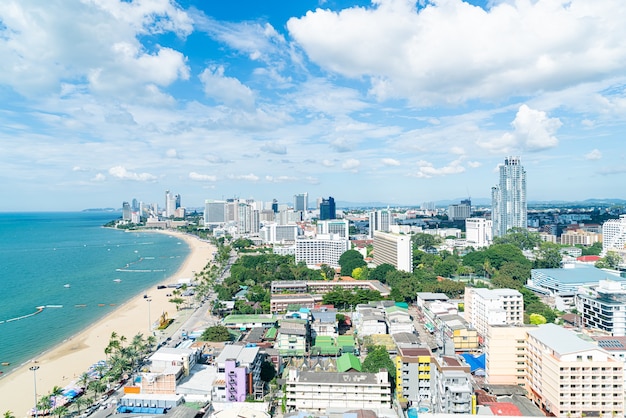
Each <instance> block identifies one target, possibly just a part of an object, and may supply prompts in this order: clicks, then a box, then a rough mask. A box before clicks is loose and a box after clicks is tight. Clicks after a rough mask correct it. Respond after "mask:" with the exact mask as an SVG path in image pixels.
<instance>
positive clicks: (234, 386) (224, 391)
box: [213, 344, 265, 402]
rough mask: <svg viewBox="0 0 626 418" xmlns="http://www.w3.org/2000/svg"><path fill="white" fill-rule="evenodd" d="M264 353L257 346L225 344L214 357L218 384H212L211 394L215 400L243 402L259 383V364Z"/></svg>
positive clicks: (263, 358) (262, 359) (263, 357)
mask: <svg viewBox="0 0 626 418" xmlns="http://www.w3.org/2000/svg"><path fill="white" fill-rule="evenodd" d="M264 360H265V355H264V354H263V353H261V352H260V348H259V347H249V346H244V345H235V344H232V345H225V346H224V348H223V349H222V352H221V353H220V354H219V355H218V356H217V357H216V358H215V365H216V367H217V372H218V375H220V377H221V376H223V379H222V378H220V379H219V382H220V383H219V384H215V385H214V389H213V396H214V399H213V400H216V401H229V402H243V401H245V399H246V396H247V395H252V394H253V393H254V390H255V386H257V385H258V384H259V383H261V364H262V363H263V361H264ZM222 382H223V386H222Z"/></svg>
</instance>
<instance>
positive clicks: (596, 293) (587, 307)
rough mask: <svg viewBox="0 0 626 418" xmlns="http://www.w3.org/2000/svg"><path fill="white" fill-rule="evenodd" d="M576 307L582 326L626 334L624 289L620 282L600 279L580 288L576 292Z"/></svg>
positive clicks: (616, 334)
mask: <svg viewBox="0 0 626 418" xmlns="http://www.w3.org/2000/svg"><path fill="white" fill-rule="evenodd" d="M582 289H584V290H582ZM576 309H577V310H578V312H580V316H581V318H582V326H583V327H584V328H592V329H599V330H602V331H606V332H608V333H610V334H611V335H613V336H620V337H623V336H626V290H624V289H623V288H622V284H621V283H619V282H616V281H613V280H600V282H599V284H598V286H594V287H586V288H581V290H579V292H578V293H577V294H576Z"/></svg>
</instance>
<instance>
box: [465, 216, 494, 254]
mask: <svg viewBox="0 0 626 418" xmlns="http://www.w3.org/2000/svg"><path fill="white" fill-rule="evenodd" d="M492 233H493V231H492V222H491V220H490V219H485V218H467V219H465V241H466V243H467V246H468V247H474V248H477V249H478V248H483V247H488V246H489V245H491V241H493V236H492Z"/></svg>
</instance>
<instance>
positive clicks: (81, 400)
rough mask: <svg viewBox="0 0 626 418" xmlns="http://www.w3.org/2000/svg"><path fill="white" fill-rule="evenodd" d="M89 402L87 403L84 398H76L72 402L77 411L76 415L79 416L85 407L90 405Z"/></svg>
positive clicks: (87, 400)
mask: <svg viewBox="0 0 626 418" xmlns="http://www.w3.org/2000/svg"><path fill="white" fill-rule="evenodd" d="M90 404H91V402H90V401H89V399H87V398H86V397H84V396H80V397H78V398H76V399H75V400H74V405H76V410H77V411H78V414H79V415H80V411H81V410H82V409H83V408H84V407H86V406H87V405H90Z"/></svg>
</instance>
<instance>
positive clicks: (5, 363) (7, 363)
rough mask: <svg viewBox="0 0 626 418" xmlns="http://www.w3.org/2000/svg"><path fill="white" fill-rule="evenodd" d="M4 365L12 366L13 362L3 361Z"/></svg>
mask: <svg viewBox="0 0 626 418" xmlns="http://www.w3.org/2000/svg"><path fill="white" fill-rule="evenodd" d="M2 365H3V366H10V365H11V363H9V362H8V361H3V362H2Z"/></svg>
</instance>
